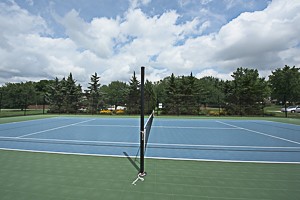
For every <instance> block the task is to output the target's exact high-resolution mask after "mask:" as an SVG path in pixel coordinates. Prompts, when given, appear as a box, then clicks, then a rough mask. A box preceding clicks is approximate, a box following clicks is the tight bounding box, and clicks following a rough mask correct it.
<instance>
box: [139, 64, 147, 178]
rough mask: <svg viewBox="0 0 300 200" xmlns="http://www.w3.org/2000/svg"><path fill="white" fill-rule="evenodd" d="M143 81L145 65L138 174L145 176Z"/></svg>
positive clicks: (142, 97) (142, 73)
mask: <svg viewBox="0 0 300 200" xmlns="http://www.w3.org/2000/svg"><path fill="white" fill-rule="evenodd" d="M144 82H145V67H141V88H140V89H141V119H140V149H141V151H140V173H139V175H140V176H145V175H146V173H145V167H144V154H145V148H144V146H145V129H144Z"/></svg>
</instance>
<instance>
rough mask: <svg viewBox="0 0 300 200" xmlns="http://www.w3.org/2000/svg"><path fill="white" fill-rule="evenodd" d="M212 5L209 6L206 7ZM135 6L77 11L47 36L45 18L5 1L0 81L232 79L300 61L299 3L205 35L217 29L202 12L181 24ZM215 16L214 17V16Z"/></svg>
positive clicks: (0, 12) (279, 4)
mask: <svg viewBox="0 0 300 200" xmlns="http://www.w3.org/2000/svg"><path fill="white" fill-rule="evenodd" d="M205 2H207V3H208V2H209V1H203V3H205ZM149 3H150V1H149V0H145V1H131V5H132V6H131V7H130V8H129V9H128V11H127V12H125V13H123V15H120V16H119V17H116V18H105V17H101V18H93V19H92V20H90V21H86V20H84V19H83V18H82V17H81V16H80V12H78V11H76V10H71V11H69V12H67V13H66V14H65V15H64V16H61V17H58V16H56V20H57V21H59V23H60V24H61V25H62V26H63V27H64V28H65V33H66V35H67V37H66V38H52V37H48V36H47V35H49V33H51V32H50V31H49V28H48V25H47V23H46V21H45V19H43V18H42V17H41V16H38V15H33V14H31V13H29V12H28V11H26V10H24V9H21V8H20V7H19V6H18V5H17V4H16V3H14V2H12V3H9V4H5V3H0V61H1V62H0V72H1V73H0V84H1V83H2V84H3V83H4V82H7V81H26V80H28V79H32V80H39V79H41V78H54V77H56V76H57V77H63V76H67V75H68V74H69V73H70V72H72V73H73V75H74V78H75V79H77V80H78V81H79V82H80V83H84V84H86V83H87V82H88V81H89V76H90V75H91V74H94V72H97V73H98V74H99V75H100V76H101V84H106V83H109V82H110V81H113V80H120V81H129V79H130V77H131V76H132V74H133V71H137V73H138V71H139V68H140V66H146V73H147V77H148V78H149V79H150V80H153V81H154V80H155V81H157V80H159V79H160V78H163V77H165V76H169V75H170V74H171V73H175V74H178V75H181V74H189V73H190V72H191V71H192V72H194V74H196V76H197V77H203V76H215V77H218V78H222V79H229V78H230V74H231V73H232V72H233V71H234V70H235V69H236V68H237V67H253V68H258V69H259V70H260V72H261V73H262V75H263V76H267V75H268V73H270V71H271V70H273V69H275V68H278V67H283V66H284V65H285V64H287V65H291V66H293V65H296V66H299V64H300V56H299V55H300V49H299V46H300V39H299V35H300V28H299V27H300V13H299V12H298V11H299V10H300V1H298V0H289V1H283V0H274V1H272V2H271V3H270V4H269V5H268V7H267V8H266V9H265V10H262V11H257V12H252V13H242V14H241V15H240V16H238V17H237V18H235V19H233V20H232V21H231V22H229V23H227V24H225V25H224V26H223V27H222V28H221V29H220V30H219V31H218V32H214V33H210V34H207V35H202V33H203V32H204V31H205V30H206V29H207V28H209V27H210V26H212V24H211V23H212V21H204V20H202V19H201V15H203V14H204V13H207V10H206V11H204V10H203V11H202V13H200V15H199V17H195V18H193V19H192V20H191V21H186V22H183V23H179V21H180V20H179V19H180V18H181V16H180V15H179V14H178V13H177V12H176V11H174V10H169V11H166V12H164V13H163V14H161V15H155V16H148V15H147V14H145V13H144V12H143V11H142V10H141V9H139V8H137V7H138V6H140V5H147V4H149ZM208 14H209V13H208Z"/></svg>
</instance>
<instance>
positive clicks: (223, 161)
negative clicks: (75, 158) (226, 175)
mask: <svg viewBox="0 0 300 200" xmlns="http://www.w3.org/2000/svg"><path fill="white" fill-rule="evenodd" d="M0 150H4V151H17V152H31V153H47V154H58V155H60V154H61V155H79V156H95V157H116V158H125V157H127V156H124V155H113V154H89V153H72V152H59V151H42V150H26V149H12V148H1V147H0ZM130 157H133V156H130ZM145 158H148V159H156V160H175V161H176V160H182V161H199V162H201V161H205V162H221V163H265V164H297V165H298V164H300V162H297V161H295V162H293V161H290V162H289V161H255V160H249V161H248V160H214V159H197V158H194V159H193V158H176V157H148V156H145Z"/></svg>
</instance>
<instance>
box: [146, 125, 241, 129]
mask: <svg viewBox="0 0 300 200" xmlns="http://www.w3.org/2000/svg"><path fill="white" fill-rule="evenodd" d="M152 127H155V128H166V129H168V128H169V129H172V128H176V129H181V128H182V129H211V130H219V129H220V130H227V129H236V128H224V127H223V128H222V127H205V126H199V127H196V126H152Z"/></svg>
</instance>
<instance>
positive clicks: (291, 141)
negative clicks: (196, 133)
mask: <svg viewBox="0 0 300 200" xmlns="http://www.w3.org/2000/svg"><path fill="white" fill-rule="evenodd" d="M216 122H218V123H221V124H225V125H227V126H231V127H235V128H239V129H242V130H245V131H249V132H253V133H258V134H260V135H265V136H268V137H272V138H276V139H279V140H283V141H286V142H290V143H294V144H300V142H296V141H293V140H288V139H285V138H282V137H277V136H274V135H269V134H266V133H262V132H259V131H254V130H251V129H247V128H243V127H239V126H235V125H232V124H228V123H225V122H221V121H216Z"/></svg>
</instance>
